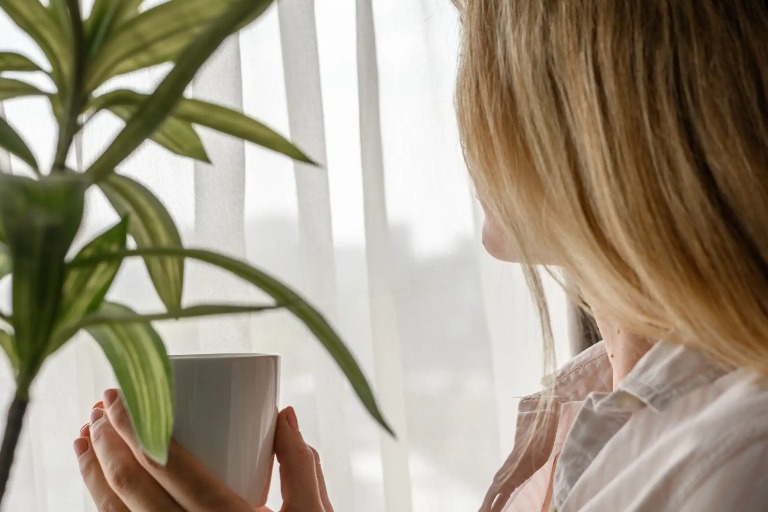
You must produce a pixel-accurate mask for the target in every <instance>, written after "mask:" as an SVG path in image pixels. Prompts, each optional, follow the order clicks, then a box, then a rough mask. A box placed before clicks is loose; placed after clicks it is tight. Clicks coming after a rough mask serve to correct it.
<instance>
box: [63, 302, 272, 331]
mask: <svg viewBox="0 0 768 512" xmlns="http://www.w3.org/2000/svg"><path fill="white" fill-rule="evenodd" d="M281 307H282V306H280V305H274V306H269V305H267V306H263V305H258V306H241V305H235V304H199V305H197V306H189V307H186V308H181V309H177V310H174V311H166V312H164V313H152V314H136V313H128V312H125V311H108V312H105V311H97V312H96V313H90V314H88V315H85V316H84V317H83V318H82V320H81V321H80V322H79V323H78V324H77V325H78V330H80V329H84V328H86V327H90V326H93V325H101V324H111V325H115V324H132V323H136V322H158V321H162V320H180V319H182V318H200V317H204V316H219V315H236V314H242V313H261V312H264V311H273V310H275V309H279V308H281Z"/></svg>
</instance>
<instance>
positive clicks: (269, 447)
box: [171, 354, 280, 507]
mask: <svg viewBox="0 0 768 512" xmlns="http://www.w3.org/2000/svg"><path fill="white" fill-rule="evenodd" d="M171 368H172V371H173V376H174V399H175V402H174V412H175V423H174V429H173V437H174V439H175V440H176V441H177V442H178V443H179V444H181V445H182V446H183V447H184V448H186V449H187V450H189V451H190V452H192V454H194V455H195V456H196V457H197V458H198V459H199V460H201V461H202V462H203V464H205V465H206V466H207V467H208V468H210V469H211V471H213V473H215V474H216V475H217V476H218V477H219V478H220V479H221V480H222V481H223V482H225V483H226V484H227V485H228V486H229V487H230V488H232V489H233V490H234V491H235V492H236V493H237V494H239V495H240V496H242V497H243V499H245V500H246V501H247V502H248V503H249V504H251V505H253V506H254V507H260V506H263V505H264V504H265V503H266V502H267V493H268V491H269V482H270V477H271V473H272V462H273V453H274V439H275V426H276V424H277V400H278V391H279V379H280V357H279V356H276V355H264V354H214V355H182V356H171Z"/></svg>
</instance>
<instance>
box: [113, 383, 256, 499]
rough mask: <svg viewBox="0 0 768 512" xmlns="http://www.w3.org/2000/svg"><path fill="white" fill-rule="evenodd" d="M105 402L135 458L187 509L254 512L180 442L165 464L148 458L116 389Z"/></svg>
mask: <svg viewBox="0 0 768 512" xmlns="http://www.w3.org/2000/svg"><path fill="white" fill-rule="evenodd" d="M104 405H105V407H106V412H107V416H108V417H109V420H110V423H111V424H112V425H113V426H114V428H115V430H116V431H117V433H119V435H120V437H121V438H122V439H123V441H124V442H125V444H126V445H127V446H128V447H129V448H130V450H131V451H132V453H133V456H134V457H135V460H137V461H138V462H139V464H141V466H142V468H143V469H144V470H145V471H146V472H147V473H148V474H149V475H151V477H152V478H153V479H154V480H155V481H156V482H157V483H158V484H159V485H160V486H162V488H163V489H165V491H167V493H168V494H169V495H170V496H171V497H172V498H173V499H174V500H175V501H176V502H177V503H178V504H179V505H181V507H182V508H183V509H184V510H185V511H187V512H208V511H211V510H227V511H228V512H237V511H240V510H242V511H248V512H252V508H251V507H250V506H249V505H248V504H247V503H246V502H245V501H244V500H243V499H242V498H240V497H239V496H237V495H236V494H235V493H234V492H233V491H231V490H230V489H229V488H228V487H227V486H226V485H224V484H223V483H222V482H221V481H220V480H219V479H218V478H217V477H216V476H215V475H213V474H212V473H211V472H210V471H209V470H208V469H207V468H206V467H204V466H203V465H202V464H201V463H200V462H199V461H198V460H197V459H196V458H195V457H194V456H193V455H192V454H190V453H189V452H188V451H186V450H185V449H184V448H182V447H181V446H180V445H178V444H177V443H175V442H171V446H170V451H169V454H168V464H167V465H166V466H160V465H158V464H157V463H155V462H154V461H152V460H151V459H149V458H148V457H147V456H146V455H145V454H144V451H143V450H142V448H141V445H140V443H139V442H138V440H137V439H136V437H135V435H134V433H133V429H132V427H131V424H130V420H129V417H128V411H127V410H126V409H125V406H124V404H123V401H122V400H121V399H120V397H119V394H118V392H117V391H116V390H114V389H109V390H107V391H106V392H105V393H104Z"/></svg>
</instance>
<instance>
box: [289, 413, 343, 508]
mask: <svg viewBox="0 0 768 512" xmlns="http://www.w3.org/2000/svg"><path fill="white" fill-rule="evenodd" d="M275 454H276V455H277V461H278V462H279V463H280V488H281V491H282V494H283V510H300V511H301V512H325V510H326V509H325V506H324V504H323V499H322V498H321V495H320V487H319V484H318V473H317V468H318V466H317V463H316V462H315V456H314V454H313V452H312V449H311V448H310V447H309V446H308V445H307V443H305V442H304V438H303V437H302V435H301V432H299V425H298V420H297V419H296V413H295V412H294V411H293V408H291V407H288V408H287V409H285V410H283V411H282V412H281V413H280V415H279V416H278V418H277V432H276V434H275ZM318 460H319V459H318ZM324 487H325V485H324V484H323V488H324ZM326 494H327V493H326ZM326 499H327V497H326ZM329 510H332V509H329Z"/></svg>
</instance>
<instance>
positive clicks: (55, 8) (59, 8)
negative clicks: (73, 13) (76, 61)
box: [48, 0, 72, 37]
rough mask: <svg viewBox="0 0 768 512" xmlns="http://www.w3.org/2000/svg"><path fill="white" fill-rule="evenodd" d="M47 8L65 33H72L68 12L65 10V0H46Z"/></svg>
mask: <svg viewBox="0 0 768 512" xmlns="http://www.w3.org/2000/svg"><path fill="white" fill-rule="evenodd" d="M48 10H49V11H50V12H51V16H52V17H53V19H54V20H56V23H58V24H59V26H60V27H61V29H62V30H63V31H64V33H65V34H66V35H67V37H69V36H71V35H72V29H71V27H70V24H69V12H68V11H67V0H48Z"/></svg>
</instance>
